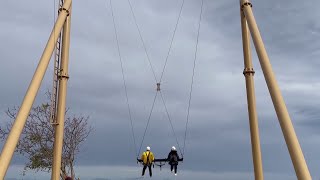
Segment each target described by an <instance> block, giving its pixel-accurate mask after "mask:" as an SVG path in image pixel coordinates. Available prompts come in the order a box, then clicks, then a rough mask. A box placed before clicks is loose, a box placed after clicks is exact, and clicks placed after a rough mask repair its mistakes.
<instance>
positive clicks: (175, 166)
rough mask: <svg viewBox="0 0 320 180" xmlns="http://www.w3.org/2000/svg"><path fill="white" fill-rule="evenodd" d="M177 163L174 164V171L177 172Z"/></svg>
mask: <svg viewBox="0 0 320 180" xmlns="http://www.w3.org/2000/svg"><path fill="white" fill-rule="evenodd" d="M177 166H178V165H177V164H175V165H174V173H175V174H177Z"/></svg>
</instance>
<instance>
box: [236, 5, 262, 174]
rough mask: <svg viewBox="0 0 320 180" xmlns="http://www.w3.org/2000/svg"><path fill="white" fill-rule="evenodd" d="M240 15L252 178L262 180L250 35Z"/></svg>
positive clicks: (242, 16) (244, 20) (242, 15)
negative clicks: (252, 167) (252, 168)
mask: <svg viewBox="0 0 320 180" xmlns="http://www.w3.org/2000/svg"><path fill="white" fill-rule="evenodd" d="M240 14H241V29H242V46H243V56H244V67H245V68H244V70H243V74H244V76H245V79H246V89H247V101H248V113H249V124H250V135H251V148H252V157H253V166H254V177H255V180H263V168H262V159H261V148H260V138H259V126H258V116H257V111H256V97H255V92H254V80H253V76H254V70H253V65H252V59H251V50H250V34H249V31H248V25H247V21H246V19H245V17H244V14H243V12H242V11H240Z"/></svg>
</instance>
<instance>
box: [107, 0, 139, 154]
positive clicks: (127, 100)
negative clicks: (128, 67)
mask: <svg viewBox="0 0 320 180" xmlns="http://www.w3.org/2000/svg"><path fill="white" fill-rule="evenodd" d="M109 3H110V9H111V15H112V20H113V27H114V33H115V36H116V42H117V49H118V56H119V61H120V65H121V72H122V79H123V86H124V89H125V94H126V102H127V107H128V114H129V118H130V123H131V132H132V137H133V143H134V150H135V152H136V156H137V157H138V156H139V154H138V152H137V149H136V148H137V145H136V138H135V134H134V130H133V129H134V128H133V120H132V114H131V108H130V104H129V98H128V90H127V83H126V80H125V76H124V70H123V63H122V56H121V51H120V45H119V39H118V33H117V27H116V23H115V16H114V13H113V7H112V0H110V1H109Z"/></svg>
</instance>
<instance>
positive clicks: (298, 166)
mask: <svg viewBox="0 0 320 180" xmlns="http://www.w3.org/2000/svg"><path fill="white" fill-rule="evenodd" d="M240 4H241V8H242V11H243V13H244V15H245V18H246V20H247V23H248V26H249V30H250V33H251V36H252V40H253V43H254V46H255V49H256V52H257V55H258V58H259V61H260V65H261V68H262V71H263V74H264V77H265V80H266V83H267V86H268V89H269V93H270V96H271V99H272V102H273V106H274V108H275V111H276V114H277V116H278V120H279V123H280V127H281V130H282V133H283V136H284V139H285V141H286V144H287V148H288V150H289V153H290V157H291V161H292V163H293V166H294V169H295V172H296V175H297V178H298V179H299V180H300V179H301V180H302V179H303V180H311V176H310V172H309V169H308V166H307V163H306V161H305V159H304V156H303V152H302V150H301V147H300V144H299V141H298V138H297V135H296V133H295V131H294V128H293V125H292V122H291V119H290V116H289V113H288V110H287V107H286V105H285V102H284V100H283V97H282V95H281V91H280V89H279V86H278V84H277V81H276V78H275V75H274V73H273V71H272V66H271V63H270V60H269V57H268V54H267V51H266V49H265V47H264V44H263V41H262V38H261V35H260V32H259V29H258V26H257V23H256V20H255V18H254V16H253V12H252V9H251V7H252V4H251V3H250V1H249V0H240Z"/></svg>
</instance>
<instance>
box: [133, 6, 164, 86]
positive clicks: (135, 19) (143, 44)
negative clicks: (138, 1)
mask: <svg viewBox="0 0 320 180" xmlns="http://www.w3.org/2000/svg"><path fill="white" fill-rule="evenodd" d="M128 3H129V6H130V10H131V13H132V16H133V19H134V23H135V25H136V27H137V29H138V32H139V36H140V40H141V42H142V46H143V48H144V51H145V54H146V56H147V59H148V61H149V66H150V68H151V71H152V73H153V77H154V80H155V81H156V82H157V81H158V80H157V76H156V73H155V71H154V68H153V66H152V63H151V60H150V57H149V53H148V51H147V47H146V45H145V43H144V40H143V37H142V34H141V30H140V28H139V26H138V23H137V18H136V16H135V14H134V12H133V8H132V5H131V2H130V0H128Z"/></svg>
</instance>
